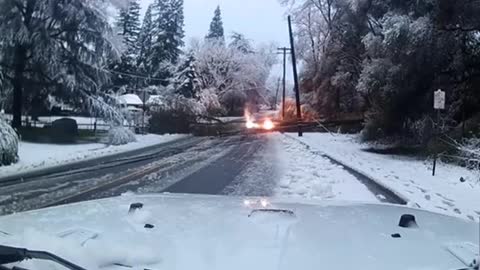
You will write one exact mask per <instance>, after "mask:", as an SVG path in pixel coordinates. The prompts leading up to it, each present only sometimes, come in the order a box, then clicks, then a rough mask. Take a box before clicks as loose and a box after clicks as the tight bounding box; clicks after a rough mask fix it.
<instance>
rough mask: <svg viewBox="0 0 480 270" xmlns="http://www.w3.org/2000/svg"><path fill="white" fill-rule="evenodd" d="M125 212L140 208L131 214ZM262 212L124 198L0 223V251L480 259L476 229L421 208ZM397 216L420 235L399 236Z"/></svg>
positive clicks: (377, 264) (222, 259) (350, 261)
mask: <svg viewBox="0 0 480 270" xmlns="http://www.w3.org/2000/svg"><path fill="white" fill-rule="evenodd" d="M251 201H254V200H251ZM131 203H142V204H143V207H142V208H141V209H140V210H136V211H133V212H131V213H129V207H130V205H131ZM262 208H264V207H262V206H261V204H260V203H258V204H250V205H249V206H247V205H245V203H244V198H237V197H221V196H203V195H170V194H162V195H142V196H134V195H129V196H121V197H116V198H110V199H104V200H98V201H90V202H83V203H78V204H72V205H65V206H59V207H54V208H49V209H43V210H37V211H31V212H24V213H19V214H14V215H10V216H4V217H0V244H2V245H11V246H16V247H25V248H29V249H36V250H44V251H50V252H53V253H55V254H56V255H58V256H61V257H64V258H65V259H67V260H70V261H71V262H73V263H76V264H78V265H80V266H82V267H84V268H86V269H144V268H146V269H185V270H193V269H195V270H201V269H205V270H207V269H208V270H211V269H219V270H220V269H222V270H223V269H242V270H243V269H261V270H267V269H275V270H278V269H285V270H290V269H302V270H306V269H312V270H313V269H315V270H318V269H369V270H371V269H402V270H403V269H460V268H465V264H464V263H462V260H466V261H468V260H473V259H474V256H476V253H478V239H479V235H478V227H477V226H478V224H476V223H473V222H469V221H465V220H460V219H456V218H453V217H448V216H443V215H438V214H433V213H429V212H426V211H422V210H418V209H410V208H406V207H400V206H393V205H373V204H359V203H336V202H324V203H321V204H320V205H318V204H316V205H313V204H298V203H289V202H280V201H271V202H270V204H269V205H267V206H266V207H265V208H264V209H283V210H290V211H292V212H293V213H294V215H292V214H291V213H290V214H289V213H287V212H279V213H277V212H255V213H253V214H252V210H254V209H262ZM402 214H412V215H414V216H415V218H416V221H417V224H418V226H419V227H418V228H402V227H399V226H398V223H399V219H400V216H401V215H402ZM249 215H250V216H249ZM145 224H150V225H153V226H154V227H153V228H145ZM396 233H397V234H400V236H401V237H400V238H393V237H392V234H396ZM470 257H471V258H470ZM19 265H20V266H22V267H26V268H29V269H63V268H62V267H60V266H57V265H55V264H53V263H50V262H39V261H34V260H30V261H27V262H23V263H22V264H19ZM121 265H124V266H121ZM127 266H132V267H133V268H129V267H127Z"/></svg>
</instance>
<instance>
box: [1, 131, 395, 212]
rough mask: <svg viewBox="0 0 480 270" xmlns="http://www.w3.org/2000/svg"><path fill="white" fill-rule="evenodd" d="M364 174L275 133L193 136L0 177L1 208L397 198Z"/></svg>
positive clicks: (390, 200) (2, 209)
mask: <svg viewBox="0 0 480 270" xmlns="http://www.w3.org/2000/svg"><path fill="white" fill-rule="evenodd" d="M367 180H368V179H367ZM367 180H365V179H363V178H362V176H361V175H360V176H359V175H355V174H354V173H352V172H350V171H348V170H346V169H345V168H344V167H343V166H340V165H338V164H335V163H332V162H331V161H330V160H328V158H326V157H323V156H320V155H316V154H314V153H312V152H310V151H308V149H307V148H306V147H305V146H304V145H302V144H301V143H299V142H298V141H296V140H293V139H291V138H288V137H287V136H284V135H281V134H278V133H272V134H263V135H238V136H232V137H225V138H207V137H201V138H200V137H188V138H185V139H182V140H178V141H174V142H172V143H169V144H165V145H163V146H159V147H158V148H155V149H153V148H152V149H150V150H148V151H146V152H144V153H138V152H136V153H133V154H129V156H126V157H118V156H117V157H115V158H113V159H109V160H105V161H104V162H101V163H98V164H88V166H86V167H81V168H78V167H76V168H74V169H72V170H68V171H60V172H57V173H51V174H49V175H45V176H42V177H32V178H25V179H22V180H21V181H18V180H16V181H10V182H3V183H0V214H8V213H13V212H18V211H26V210H31V209H37V208H42V207H47V206H54V205H60V204H65V203H72V202H78V201H84V200H90V199H97V198H103V197H109V196H117V195H121V194H125V193H129V192H135V193H158V192H175V193H202V194H225V195H246V196H277V197H291V198H295V199H310V200H325V199H340V200H355V201H375V202H378V201H384V202H391V203H398V202H399V199H398V198H396V197H395V196H394V195H392V194H389V193H385V192H384V191H383V190H381V189H378V188H376V187H375V186H373V185H370V184H371V183H369V182H368V181H367Z"/></svg>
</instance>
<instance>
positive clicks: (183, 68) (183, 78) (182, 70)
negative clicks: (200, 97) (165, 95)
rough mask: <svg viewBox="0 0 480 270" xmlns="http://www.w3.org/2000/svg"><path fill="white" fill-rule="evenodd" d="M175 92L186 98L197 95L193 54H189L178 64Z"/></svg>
mask: <svg viewBox="0 0 480 270" xmlns="http://www.w3.org/2000/svg"><path fill="white" fill-rule="evenodd" d="M175 89H176V93H177V94H180V95H182V96H184V97H186V98H195V97H197V94H198V90H199V81H198V74H197V72H196V70H195V56H193V54H191V55H190V56H188V57H187V59H186V60H185V61H184V62H183V63H182V64H181V65H180V66H179V68H178V71H177V75H176V78H175Z"/></svg>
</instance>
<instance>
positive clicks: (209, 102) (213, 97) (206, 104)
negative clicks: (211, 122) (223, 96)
mask: <svg viewBox="0 0 480 270" xmlns="http://www.w3.org/2000/svg"><path fill="white" fill-rule="evenodd" d="M199 98H200V105H201V106H202V109H203V111H204V112H205V114H206V115H208V116H214V115H219V114H222V111H223V107H222V104H220V100H219V98H218V95H217V94H216V93H215V89H212V88H209V89H204V90H202V91H200V93H199Z"/></svg>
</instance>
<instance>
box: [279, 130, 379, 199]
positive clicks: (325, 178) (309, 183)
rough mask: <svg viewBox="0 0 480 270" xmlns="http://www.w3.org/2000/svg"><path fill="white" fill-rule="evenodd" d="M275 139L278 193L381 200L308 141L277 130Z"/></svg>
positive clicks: (305, 196) (321, 197)
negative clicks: (305, 142)
mask: <svg viewBox="0 0 480 270" xmlns="http://www.w3.org/2000/svg"><path fill="white" fill-rule="evenodd" d="M273 139H274V143H275V148H276V151H277V153H278V157H279V161H278V162H279V164H278V167H279V172H280V173H279V174H280V177H279V181H278V184H277V188H276V190H275V196H277V197H293V198H302V199H308V200H310V199H313V200H330V199H335V200H345V201H363V202H378V199H377V198H376V197H375V195H374V194H372V193H371V192H370V191H369V190H368V189H367V187H366V186H364V185H363V184H362V183H360V182H359V181H358V180H357V179H356V178H355V176H353V175H352V174H350V173H348V172H347V171H346V170H345V169H344V168H343V167H342V166H339V165H336V164H333V163H332V162H331V161H330V160H329V159H327V158H325V157H322V156H320V155H316V154H314V153H312V152H310V151H308V150H307V149H306V147H305V145H303V144H301V143H299V142H298V141H296V140H295V139H292V138H290V137H287V136H284V135H281V134H275V135H274V138H273Z"/></svg>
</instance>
